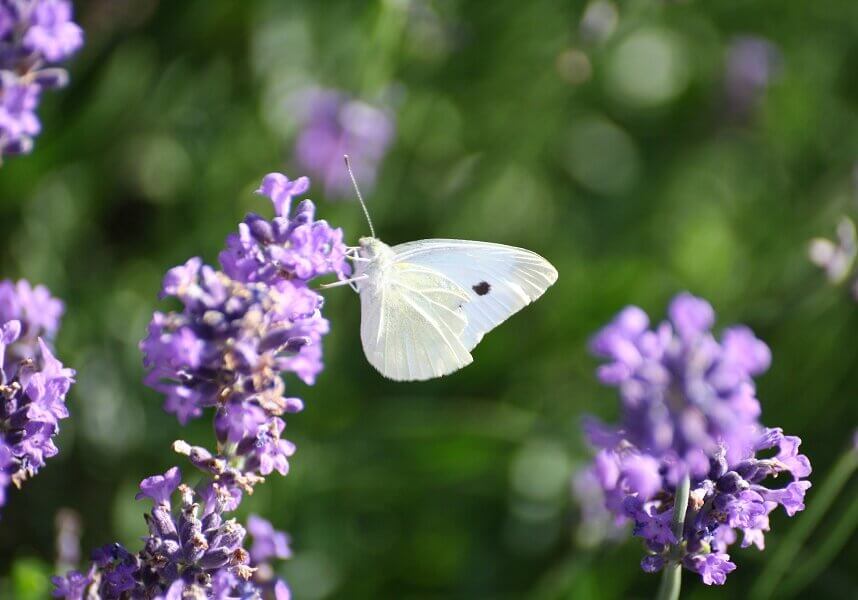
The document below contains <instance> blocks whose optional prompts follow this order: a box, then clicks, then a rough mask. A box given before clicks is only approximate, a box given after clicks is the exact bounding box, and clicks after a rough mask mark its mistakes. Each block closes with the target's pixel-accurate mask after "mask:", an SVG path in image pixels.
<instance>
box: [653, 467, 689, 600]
mask: <svg viewBox="0 0 858 600" xmlns="http://www.w3.org/2000/svg"><path fill="white" fill-rule="evenodd" d="M690 491H691V479H689V477H688V474H687V473H686V474H685V476H683V478H682V481H680V482H679V486H678V487H677V488H676V498H675V500H674V501H673V518H672V519H671V522H670V529H671V531H673V535H674V536H675V537H676V548H677V550H678V549H679V548H680V547H681V545H682V530H683V529H684V528H685V513H686V512H687V511H688V494H689V493H690ZM681 586H682V562H681V558H680V557H679V552H677V553H676V556H675V560H674V561H671V562H669V563H668V564H667V565H665V567H664V570H663V572H662V575H661V585H660V586H659V588H658V595H657V596H656V600H678V598H679V589H680V588H681Z"/></svg>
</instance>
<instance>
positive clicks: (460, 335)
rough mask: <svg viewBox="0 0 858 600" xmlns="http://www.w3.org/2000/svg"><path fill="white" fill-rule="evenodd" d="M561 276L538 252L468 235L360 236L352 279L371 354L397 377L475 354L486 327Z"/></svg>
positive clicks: (445, 368)
mask: <svg viewBox="0 0 858 600" xmlns="http://www.w3.org/2000/svg"><path fill="white" fill-rule="evenodd" d="M556 280H557V271H556V270H555V269H554V267H553V266H551V264H549V263H548V261H546V260H545V259H544V258H542V257H540V256H539V255H537V254H535V253H533V252H530V251H529V250H524V249H521V248H514V247H512V246H504V245H502V244H491V243H486V242H471V241H465V240H421V241H417V242H410V243H406V244H400V245H398V246H393V247H390V246H388V245H387V244H385V243H384V242H382V241H380V240H378V239H376V238H373V237H365V238H361V240H360V242H359V246H358V248H357V250H356V261H355V273H354V277H353V281H354V283H355V286H356V289H357V291H358V293H359V294H360V299H361V342H362V344H363V349H364V353H365V354H366V356H367V359H368V360H369V362H370V363H371V364H372V365H373V366H374V367H375V368H376V369H378V371H379V372H381V374H382V375H384V376H385V377H388V378H390V379H394V380H397V381H415V380H425V379H431V378H434V377H441V376H443V375H447V374H449V373H452V372H453V371H456V370H458V369H460V368H462V367H464V366H465V365H468V364H470V363H471V362H472V361H473V358H472V357H471V353H470V352H471V350H473V348H474V347H475V346H476V345H477V344H478V343H479V341H480V340H481V339H482V337H483V335H484V334H485V333H487V332H488V331H490V330H491V329H493V328H494V327H496V326H497V325H499V324H500V323H501V322H503V321H505V320H506V319H507V318H508V317H509V316H511V315H512V314H514V313H515V312H518V311H519V310H521V309H522V308H523V307H524V306H526V305H527V304H529V303H530V302H532V301H533V300H536V298H538V297H539V296H541V295H542V294H543V293H544V292H545V290H546V289H547V288H548V287H549V286H550V285H551V284H553V283H554V282H555V281H556Z"/></svg>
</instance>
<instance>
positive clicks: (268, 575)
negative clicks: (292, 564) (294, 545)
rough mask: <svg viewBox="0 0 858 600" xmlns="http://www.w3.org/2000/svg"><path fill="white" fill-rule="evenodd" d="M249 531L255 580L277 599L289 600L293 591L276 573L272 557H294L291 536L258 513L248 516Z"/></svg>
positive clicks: (259, 586)
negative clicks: (251, 538) (251, 539)
mask: <svg viewBox="0 0 858 600" xmlns="http://www.w3.org/2000/svg"><path fill="white" fill-rule="evenodd" d="M247 532H248V533H249V534H250V535H251V537H253V545H252V546H251V547H250V564H251V565H253V567H254V568H255V569H256V570H255V571H254V572H253V581H254V583H255V584H256V585H257V587H258V588H260V589H261V590H263V591H264V592H267V593H268V595H269V596H270V597H274V598H276V599H277V600H289V598H290V597H291V595H290V594H291V592H290V591H289V588H288V587H287V586H286V583H285V582H284V581H283V580H282V579H280V578H278V577H277V576H276V575H275V574H274V568H273V566H272V565H271V561H272V559H275V558H276V559H280V560H285V559H288V558H291V557H292V549H291V548H290V547H289V543H290V540H289V536H288V535H287V534H285V533H283V532H282V531H277V530H276V529H274V526H273V525H272V524H271V523H270V522H269V521H267V520H265V519H263V518H262V517H259V516H257V515H250V516H249V517H248V518H247Z"/></svg>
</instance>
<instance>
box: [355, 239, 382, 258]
mask: <svg viewBox="0 0 858 600" xmlns="http://www.w3.org/2000/svg"><path fill="white" fill-rule="evenodd" d="M389 251H390V248H389V247H388V246H387V244H385V243H384V242H382V241H381V240H379V239H376V238H374V237H362V238H360V240H358V255H359V256H360V257H361V258H367V259H369V260H375V259H376V258H378V257H379V256H381V255H383V254H386V253H387V252H389Z"/></svg>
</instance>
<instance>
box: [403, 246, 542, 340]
mask: <svg viewBox="0 0 858 600" xmlns="http://www.w3.org/2000/svg"><path fill="white" fill-rule="evenodd" d="M392 250H393V252H394V254H395V260H396V262H397V263H399V264H409V265H419V266H422V267H425V268H428V269H430V270H433V271H436V272H438V273H440V274H442V275H443V276H444V277H447V278H449V279H450V280H451V281H452V282H453V283H455V284H456V285H457V286H458V287H459V288H460V289H462V290H464V291H465V293H466V294H467V296H468V301H467V302H466V303H465V304H464V305H463V309H464V312H465V317H466V319H467V325H466V326H465V328H464V330H463V331H462V334H461V338H460V339H461V342H462V344H463V345H464V347H465V348H466V349H467V350H468V351H470V350H472V349H473V348H474V346H476V345H477V344H478V343H479V341H480V340H481V339H482V337H483V335H485V334H486V333H488V332H489V331H491V330H492V329H494V328H495V327H497V326H498V325H500V324H501V323H502V322H504V321H506V320H507V319H508V318H509V317H510V316H511V315H513V314H514V313H516V312H518V311H519V310H521V309H522V308H524V307H525V306H527V305H528V304H530V303H531V302H533V301H534V300H536V299H537V298H539V297H540V296H541V295H542V294H543V293H544V292H545V290H546V289H548V287H549V286H550V285H552V284H553V283H554V282H555V281H557V270H556V269H555V268H554V267H553V266H552V265H551V263H549V262H548V261H547V260H545V259H544V258H542V257H541V256H539V255H538V254H536V253H534V252H531V251H530V250H525V249H523V248H516V247H513V246H505V245H503V244H492V243H488V242H472V241H466V240H443V239H438V240H421V241H417V242H409V243H406V244H400V245H398V246H394V247H393V248H392Z"/></svg>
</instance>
